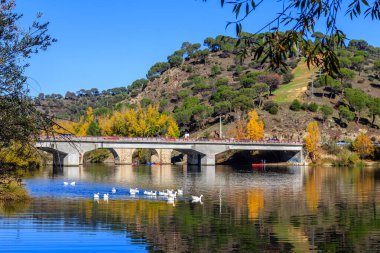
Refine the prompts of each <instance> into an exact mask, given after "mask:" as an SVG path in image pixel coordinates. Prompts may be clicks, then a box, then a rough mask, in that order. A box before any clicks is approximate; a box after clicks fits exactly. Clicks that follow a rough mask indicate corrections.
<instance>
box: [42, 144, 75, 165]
mask: <svg viewBox="0 0 380 253" xmlns="http://www.w3.org/2000/svg"><path fill="white" fill-rule="evenodd" d="M37 148H38V149H40V150H42V151H45V152H47V153H49V154H52V155H53V165H54V166H72V165H74V166H77V165H79V164H82V163H83V156H82V155H81V154H80V153H77V154H72V153H67V152H63V151H61V150H58V149H55V148H54V147H37Z"/></svg>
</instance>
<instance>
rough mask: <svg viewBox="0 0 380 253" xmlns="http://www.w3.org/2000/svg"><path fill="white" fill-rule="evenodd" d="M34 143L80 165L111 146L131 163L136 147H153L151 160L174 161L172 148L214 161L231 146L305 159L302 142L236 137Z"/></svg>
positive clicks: (191, 160)
mask: <svg viewBox="0 0 380 253" xmlns="http://www.w3.org/2000/svg"><path fill="white" fill-rule="evenodd" d="M35 146H36V147H37V148H38V149H41V150H43V151H46V152H49V153H52V154H53V164H54V165H59V166H78V165H80V164H83V156H84V154H85V153H86V152H89V151H92V150H96V149H100V148H103V149H109V150H110V151H111V153H112V154H113V156H114V159H115V163H116V164H132V163H133V159H132V156H133V153H134V152H135V151H136V150H137V149H151V150H154V151H155V152H154V154H153V155H152V157H151V161H152V162H154V163H160V164H170V163H171V153H172V151H173V150H176V151H178V152H181V153H183V154H185V155H187V162H188V164H197V165H215V157H216V155H218V154H221V153H223V152H226V151H229V150H260V151H282V152H290V153H291V156H292V157H291V158H292V159H291V160H292V161H296V162H298V163H304V155H303V144H302V143H300V142H279V141H250V140H235V139H211V140H210V139H191V138H181V139H176V138H130V137H113V136H110V137H67V136H59V137H55V138H53V137H40V138H39V140H38V141H37V142H36V144H35Z"/></svg>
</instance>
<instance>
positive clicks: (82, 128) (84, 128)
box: [76, 107, 95, 136]
mask: <svg viewBox="0 0 380 253" xmlns="http://www.w3.org/2000/svg"><path fill="white" fill-rule="evenodd" d="M94 119H95V117H94V111H93V109H92V107H88V108H87V112H86V117H85V118H84V117H83V116H82V117H81V119H80V120H79V123H78V127H77V132H76V135H77V136H86V135H87V132H88V129H89V127H90V125H91V123H92V122H93V121H94Z"/></svg>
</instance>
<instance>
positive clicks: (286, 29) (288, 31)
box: [204, 0, 380, 75]
mask: <svg viewBox="0 0 380 253" xmlns="http://www.w3.org/2000/svg"><path fill="white" fill-rule="evenodd" d="M204 1H207V0H204ZM345 2H347V1H345ZM263 3H264V0H258V1H255V0H230V1H228V2H227V1H225V0H221V6H222V7H223V6H225V5H229V6H231V7H232V12H233V13H234V14H235V21H230V22H228V23H227V27H228V26H231V25H234V26H235V29H236V34H237V35H238V36H239V40H238V42H237V44H243V45H245V47H243V48H242V49H241V55H242V57H243V58H244V57H246V56H247V55H248V54H253V55H254V57H255V59H260V60H261V61H262V62H265V61H268V62H269V63H270V67H271V68H273V69H278V68H282V67H287V65H286V63H285V60H286V58H287V57H289V56H291V55H294V54H303V55H304V56H305V57H306V62H307V64H308V66H309V67H310V66H312V65H313V66H317V67H319V68H321V69H322V70H323V71H326V72H328V73H329V74H330V75H333V74H337V73H339V61H338V58H337V55H336V54H335V52H334V49H336V48H337V47H339V46H343V45H345V42H346V40H347V38H346V35H345V33H344V31H342V30H340V28H339V25H338V19H337V17H338V14H341V13H342V12H344V14H345V18H347V19H350V20H354V19H356V18H359V17H362V16H364V17H365V18H371V19H372V20H378V19H379V18H380V1H378V0H376V1H373V2H371V3H369V2H368V1H366V0H350V2H349V3H348V5H347V6H346V5H343V6H342V4H343V0H334V1H331V0H318V1H314V0H283V1H277V3H276V4H278V5H280V4H282V11H280V12H279V13H277V14H276V15H275V16H274V18H273V19H270V20H268V22H267V23H266V24H265V25H264V26H263V27H261V28H260V29H259V30H258V31H256V32H254V33H253V36H252V35H248V36H246V35H245V34H244V33H243V23H244V21H246V19H247V17H248V16H250V15H252V14H253V13H254V12H255V11H259V9H260V7H261V6H262V5H263ZM321 25H322V27H325V31H324V34H325V36H323V37H321V38H320V39H319V40H318V43H313V42H311V40H310V37H312V36H313V35H314V33H315V28H316V27H317V26H318V27H320V26H321ZM266 29H268V30H269V32H267V33H264V34H263V35H262V36H259V37H258V36H255V35H258V34H259V33H262V32H263V31H264V30H266Z"/></svg>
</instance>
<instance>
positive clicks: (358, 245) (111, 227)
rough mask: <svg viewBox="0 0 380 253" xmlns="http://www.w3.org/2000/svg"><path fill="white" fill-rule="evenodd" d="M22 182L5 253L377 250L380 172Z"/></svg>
mask: <svg viewBox="0 0 380 253" xmlns="http://www.w3.org/2000/svg"><path fill="white" fill-rule="evenodd" d="M64 181H67V182H72V181H75V182H76V185H75V186H71V185H68V186H64V184H63V182H64ZM24 182H25V183H26V187H27V189H28V190H29V192H30V194H31V195H32V200H31V201H30V202H27V203H17V204H15V205H12V206H3V205H0V251H2V252H118V251H123V252H125V251H127V252H279V251H282V252H376V251H380V218H379V217H378V216H377V215H378V213H379V203H380V169H374V168H366V169H349V168H323V167H320V168H303V167H287V168H286V167H282V168H280V167H278V168H276V167H273V168H266V169H265V170H252V169H250V168H249V167H248V168H245V167H237V168H233V167H228V166H216V167H202V168H196V167H181V166H152V167H144V166H141V167H131V166H110V165H108V166H107V165H89V166H84V167H79V168H78V167H73V168H64V169H61V170H60V169H53V168H51V167H47V168H44V169H41V170H40V171H34V172H32V173H29V174H27V176H26V178H25V179H24ZM112 187H115V188H116V189H117V192H116V193H115V194H112V193H111V189H112ZM130 187H133V188H134V187H138V188H139V189H140V195H136V196H134V197H133V196H131V195H129V188H130ZM179 188H182V189H183V190H184V195H183V196H180V197H179V198H178V199H177V200H176V201H175V202H174V203H168V202H167V200H166V199H165V198H162V197H146V196H144V195H143V194H142V192H143V191H144V190H163V189H179ZM96 192H99V193H100V195H101V196H102V195H103V194H104V193H107V192H108V193H109V194H110V200H109V201H108V202H107V201H104V200H103V199H102V198H101V199H100V200H99V201H94V200H93V194H94V193H96ZM201 194H203V195H204V197H203V203H192V202H191V195H197V196H199V195H201Z"/></svg>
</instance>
